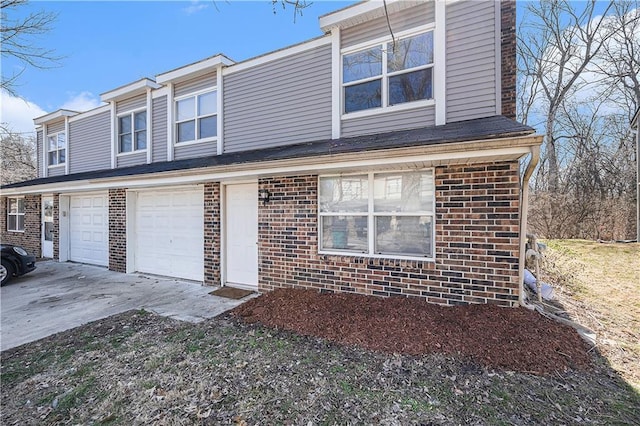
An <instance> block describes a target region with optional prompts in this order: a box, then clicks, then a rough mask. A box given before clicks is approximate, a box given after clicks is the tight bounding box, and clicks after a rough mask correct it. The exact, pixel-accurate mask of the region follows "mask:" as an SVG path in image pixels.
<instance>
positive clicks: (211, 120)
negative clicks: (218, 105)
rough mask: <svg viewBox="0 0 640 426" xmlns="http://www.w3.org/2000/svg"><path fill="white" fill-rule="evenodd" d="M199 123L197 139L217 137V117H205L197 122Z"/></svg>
mask: <svg viewBox="0 0 640 426" xmlns="http://www.w3.org/2000/svg"><path fill="white" fill-rule="evenodd" d="M198 122H199V123H200V129H199V131H200V133H199V134H198V139H202V138H212V137H214V136H217V135H218V118H217V116H215V115H214V116H212V117H205V118H201V119H200V120H198Z"/></svg>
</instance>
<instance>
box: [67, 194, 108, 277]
mask: <svg viewBox="0 0 640 426" xmlns="http://www.w3.org/2000/svg"><path fill="white" fill-rule="evenodd" d="M107 199H108V197H107V194H106V193H99V194H88V195H77V196H75V195H74V196H72V197H71V200H70V207H69V234H70V235H69V259H70V260H72V261H76V262H82V263H90V264H92V265H101V266H108V265H109V204H108V202H107Z"/></svg>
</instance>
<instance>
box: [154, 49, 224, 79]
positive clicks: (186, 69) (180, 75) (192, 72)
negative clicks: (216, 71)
mask: <svg viewBox="0 0 640 426" xmlns="http://www.w3.org/2000/svg"><path fill="white" fill-rule="evenodd" d="M234 63H235V62H233V61H232V60H231V59H229V58H227V57H226V56H224V55H216V56H212V57H211V58H207V59H203V60H201V61H198V62H196V63H193V64H189V65H185V66H183V67H180V68H176V69H174V70H171V71H168V72H165V73H162V74H158V75H156V82H158V83H160V84H164V83H168V82H170V81H177V80H181V79H184V78H187V77H191V76H198V75H199V74H203V73H204V72H206V71H208V70H210V69H213V68H217V67H222V66H230V65H233V64H234Z"/></svg>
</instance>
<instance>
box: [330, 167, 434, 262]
mask: <svg viewBox="0 0 640 426" xmlns="http://www.w3.org/2000/svg"><path fill="white" fill-rule="evenodd" d="M433 188H434V183H433V172H432V171H431V170H421V171H414V172H404V171H403V172H389V173H387V172H385V173H368V174H361V175H351V176H324V177H320V179H319V189H318V193H319V216H320V218H319V219H320V220H319V222H320V226H319V228H320V251H323V252H339V253H345V254H346V253H351V254H356V253H360V254H366V255H371V256H385V257H387V256H388V257H410V258H425V257H426V258H433V206H434V190H433Z"/></svg>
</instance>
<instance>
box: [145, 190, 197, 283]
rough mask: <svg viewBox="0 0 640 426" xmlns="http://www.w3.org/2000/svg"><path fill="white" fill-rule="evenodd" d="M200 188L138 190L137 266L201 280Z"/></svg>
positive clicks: (152, 272)
mask: <svg viewBox="0 0 640 426" xmlns="http://www.w3.org/2000/svg"><path fill="white" fill-rule="evenodd" d="M203 203H204V195H203V191H202V188H197V189H193V188H185V189H174V190H167V191H140V192H138V196H137V201H136V222H135V228H136V233H135V234H136V235H135V264H136V270H137V271H140V272H147V273H150V274H157V275H165V276H169V277H176V278H184V279H188V280H196V281H203V280H204V213H203Z"/></svg>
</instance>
